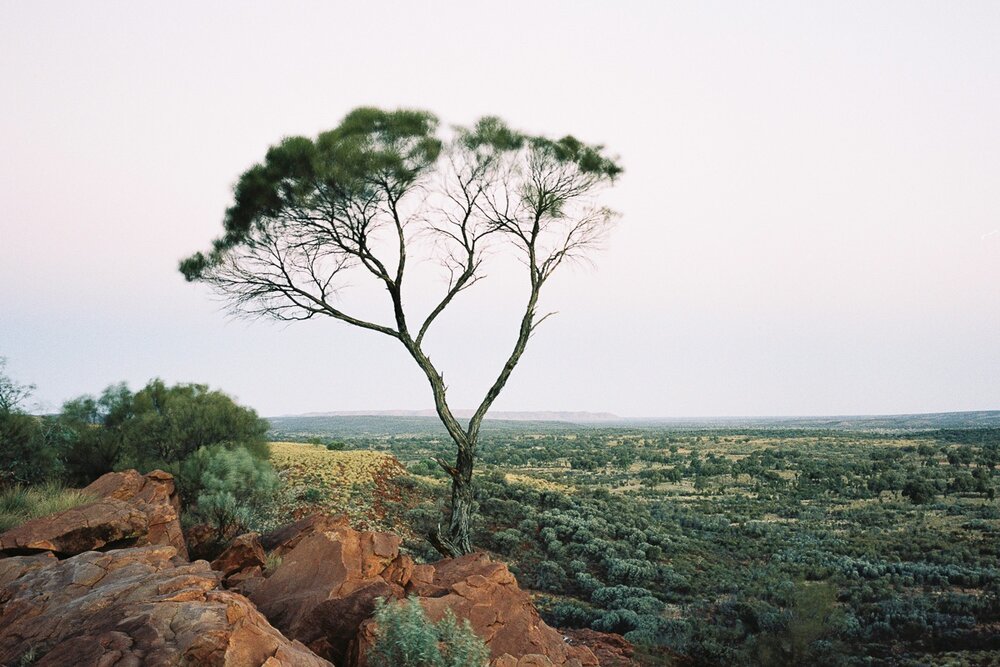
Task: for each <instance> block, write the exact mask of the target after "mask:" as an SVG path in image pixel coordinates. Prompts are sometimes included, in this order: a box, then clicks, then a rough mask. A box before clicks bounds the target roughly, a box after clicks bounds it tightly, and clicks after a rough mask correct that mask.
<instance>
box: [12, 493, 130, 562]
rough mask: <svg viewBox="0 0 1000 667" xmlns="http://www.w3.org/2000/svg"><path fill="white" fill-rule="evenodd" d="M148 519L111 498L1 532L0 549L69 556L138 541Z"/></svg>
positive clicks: (127, 505) (123, 502) (128, 504)
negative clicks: (118, 543) (117, 543)
mask: <svg viewBox="0 0 1000 667" xmlns="http://www.w3.org/2000/svg"><path fill="white" fill-rule="evenodd" d="M148 527H149V520H148V518H147V517H146V514H145V513H144V512H142V511H141V510H140V509H139V508H137V507H135V506H134V505H132V504H130V503H127V502H125V501H122V500H116V499H113V498H109V499H105V500H99V501H97V502H94V503H90V504H88V505H81V506H79V507H73V508H71V509H68V510H65V511H63V512H57V513H56V514H50V515H48V516H43V517H39V518H37V519H32V520H31V521H27V522H25V523H23V524H21V525H20V526H17V527H16V528H12V529H10V530H8V531H7V532H6V533H3V534H2V535H0V551H2V552H5V553H28V552H33V551H51V552H53V553H56V554H59V555H60V556H72V555H75V554H78V553H82V552H84V551H91V550H94V549H100V548H101V547H105V546H107V545H109V544H114V543H116V542H128V543H129V545H132V544H135V543H137V542H138V541H139V540H140V538H142V537H143V536H145V535H146V534H147V531H148Z"/></svg>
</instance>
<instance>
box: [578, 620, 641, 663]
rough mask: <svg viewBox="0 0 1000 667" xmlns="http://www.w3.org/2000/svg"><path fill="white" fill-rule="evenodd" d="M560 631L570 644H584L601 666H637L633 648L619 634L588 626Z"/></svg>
mask: <svg viewBox="0 0 1000 667" xmlns="http://www.w3.org/2000/svg"><path fill="white" fill-rule="evenodd" d="M560 632H561V633H562V634H563V635H564V636H565V637H566V639H567V640H568V641H569V643H570V644H572V645H574V646H586V647H587V648H589V649H590V650H591V651H593V653H594V655H596V656H597V659H598V660H599V661H600V662H601V667H639V664H640V663H639V662H637V661H636V660H634V659H633V656H634V654H635V648H634V647H633V646H632V643H631V642H630V641H629V640H627V639H625V638H624V637H622V636H621V635H617V634H614V633H611V632H598V631H597V630H590V629H589V628H584V629H580V630H560Z"/></svg>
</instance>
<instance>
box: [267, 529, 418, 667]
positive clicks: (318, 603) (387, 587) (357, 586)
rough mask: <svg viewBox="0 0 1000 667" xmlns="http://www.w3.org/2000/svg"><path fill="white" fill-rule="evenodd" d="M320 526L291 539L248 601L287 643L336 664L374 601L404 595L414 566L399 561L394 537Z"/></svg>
mask: <svg viewBox="0 0 1000 667" xmlns="http://www.w3.org/2000/svg"><path fill="white" fill-rule="evenodd" d="M313 525H315V524H313ZM322 525H323V527H325V528H327V530H324V531H319V532H310V533H309V534H307V535H306V536H304V537H301V538H295V540H294V541H295V546H294V548H292V549H291V550H290V551H288V552H286V553H285V554H284V556H282V561H281V564H280V565H279V566H278V567H277V568H276V569H275V571H274V572H273V573H272V574H271V575H270V576H268V577H267V578H266V579H264V580H263V581H262V582H256V584H255V587H254V589H253V590H252V591H250V593H249V597H250V599H251V600H252V601H253V602H254V604H256V605H257V607H258V609H260V611H261V612H262V613H263V614H264V615H265V616H267V618H268V619H269V620H270V621H271V623H273V624H274V625H275V627H277V628H278V629H280V630H281V631H282V632H284V633H285V634H286V635H287V636H288V637H291V638H293V639H297V640H300V641H302V642H304V643H306V644H307V645H308V646H309V647H310V648H312V649H313V650H314V651H316V652H317V653H318V654H319V655H322V656H323V657H325V658H328V659H330V660H332V661H334V662H336V663H338V664H339V663H340V662H341V660H342V658H343V656H344V654H345V653H346V650H347V647H348V644H349V643H350V641H351V640H352V639H353V637H354V635H355V634H356V633H357V630H358V626H360V625H361V623H362V622H363V621H364V620H365V619H367V618H368V617H369V616H370V615H371V613H372V610H373V609H374V606H375V600H376V598H379V597H387V598H392V597H401V596H402V595H403V586H404V585H405V584H406V583H407V573H408V571H409V570H410V569H412V561H410V560H409V559H401V558H399V544H400V539H399V537H397V536H395V535H392V534H389V533H373V532H369V531H357V530H353V529H352V528H350V527H349V526H348V525H347V523H346V521H343V520H337V521H336V522H335V523H332V524H331V523H328V522H322ZM310 530H311V529H310ZM289 541H290V540H286V541H285V542H283V544H286V545H287V544H288V543H289ZM407 563H409V565H407Z"/></svg>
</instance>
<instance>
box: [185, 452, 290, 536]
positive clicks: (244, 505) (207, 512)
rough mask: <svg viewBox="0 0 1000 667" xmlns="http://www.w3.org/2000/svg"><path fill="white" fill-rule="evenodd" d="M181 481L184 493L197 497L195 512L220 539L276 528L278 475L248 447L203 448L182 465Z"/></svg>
mask: <svg viewBox="0 0 1000 667" xmlns="http://www.w3.org/2000/svg"><path fill="white" fill-rule="evenodd" d="M179 480H180V486H181V492H182V493H183V494H184V495H185V496H186V497H188V498H194V499H195V507H194V509H193V512H194V514H195V515H196V516H198V517H200V518H201V519H202V520H204V521H206V522H207V523H209V524H211V525H212V526H213V527H214V528H215V530H216V534H217V535H218V537H219V538H220V539H223V538H226V537H228V536H231V535H233V534H236V533H240V532H245V531H248V530H257V531H261V532H263V531H266V530H267V529H269V528H270V527H272V523H273V521H274V520H275V518H276V517H275V516H274V510H275V507H274V501H275V494H276V492H277V490H278V486H279V480H278V476H277V475H276V474H275V473H274V470H273V469H272V468H271V465H270V464H269V463H268V462H267V461H264V460H261V459H259V458H257V457H256V456H254V455H253V454H251V453H250V452H249V451H248V450H246V449H244V448H242V447H237V448H236V449H227V448H226V447H225V446H223V445H213V446H211V447H201V448H199V449H198V450H197V451H196V452H195V453H194V454H192V455H191V456H190V457H188V459H187V460H185V461H184V462H183V463H182V464H181V467H180V476H179Z"/></svg>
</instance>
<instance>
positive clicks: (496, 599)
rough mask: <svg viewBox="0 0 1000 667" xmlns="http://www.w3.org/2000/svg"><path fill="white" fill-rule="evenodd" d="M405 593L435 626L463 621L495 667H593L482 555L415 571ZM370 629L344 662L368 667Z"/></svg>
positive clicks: (502, 568)
mask: <svg viewBox="0 0 1000 667" xmlns="http://www.w3.org/2000/svg"><path fill="white" fill-rule="evenodd" d="M406 593H407V594H412V595H416V596H417V597H418V599H419V601H420V604H421V605H423V607H424V610H425V611H426V612H427V616H428V618H430V619H431V620H432V621H438V620H440V619H442V618H443V617H444V616H445V612H447V611H448V610H451V611H452V613H454V614H455V616H457V617H458V618H459V619H468V620H469V622H470V624H471V625H472V629H473V630H474V631H475V633H476V634H477V635H479V636H480V637H482V639H483V640H484V641H485V642H486V645H487V647H489V649H490V658H491V660H492V664H493V665H495V666H496V667H542V666H543V665H553V666H566V667H583V666H595V665H598V664H599V663H598V661H597V658H596V657H595V656H594V654H593V653H592V652H591V651H590V649H588V648H586V647H585V646H571V645H569V644H568V643H566V641H565V640H564V639H563V637H562V635H561V634H560V633H559V632H557V631H556V630H554V629H552V628H551V627H549V626H548V625H546V624H545V622H544V621H542V619H541V617H540V616H539V615H538V612H537V611H536V610H535V607H534V605H533V604H532V602H531V598H530V597H529V596H528V594H527V593H525V592H524V591H522V590H521V589H520V587H519V586H518V585H517V581H516V580H515V579H514V575H512V574H511V573H510V570H508V569H507V566H506V565H504V564H503V563H497V562H494V561H492V560H490V558H489V557H488V556H487V555H486V554H482V553H475V554H469V555H467V556H462V557H460V558H453V559H446V560H442V561H439V562H437V563H435V564H433V565H431V566H417V567H416V568H414V572H413V574H412V577H411V580H410V581H409V582H407V585H406ZM375 629H376V628H375V625H374V622H373V621H371V620H368V621H365V622H364V623H363V624H362V625H361V628H360V630H359V632H358V636H357V638H356V640H355V641H354V642H353V644H352V646H351V649H350V660H349V663H348V664H350V665H352V666H353V667H367V664H368V663H367V659H366V657H365V656H366V654H367V651H368V648H369V647H370V646H371V645H372V642H373V641H374V638H375Z"/></svg>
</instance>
